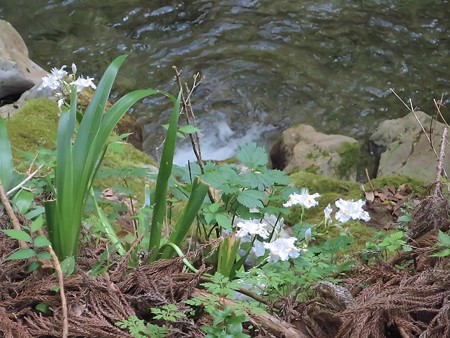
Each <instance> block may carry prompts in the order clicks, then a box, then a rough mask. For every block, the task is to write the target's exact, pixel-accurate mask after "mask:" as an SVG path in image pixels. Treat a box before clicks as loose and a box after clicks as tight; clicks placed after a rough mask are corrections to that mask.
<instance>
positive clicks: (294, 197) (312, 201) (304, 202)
mask: <svg viewBox="0 0 450 338" xmlns="http://www.w3.org/2000/svg"><path fill="white" fill-rule="evenodd" d="M318 197H320V195H319V194H318V193H315V194H313V195H310V194H309V192H308V189H302V190H301V191H300V194H296V193H294V194H291V195H290V196H289V200H288V201H287V202H286V203H284V204H283V207H285V208H288V207H291V206H293V205H297V204H300V205H301V206H302V207H305V208H306V209H309V208H311V207H314V206H316V205H318V204H319V202H318V201H316V198H318Z"/></svg>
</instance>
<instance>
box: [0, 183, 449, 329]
mask: <svg viewBox="0 0 450 338" xmlns="http://www.w3.org/2000/svg"><path fill="white" fill-rule="evenodd" d="M381 193H382V190H380V191H379V192H378V194H381ZM378 197H379V196H378ZM400 199H402V198H400ZM1 209H2V208H0V228H8V227H9V223H10V222H9V220H8V219H7V217H6V215H5V214H3V213H2V212H1ZM438 230H443V231H447V230H448V222H447V200H446V199H444V198H443V197H442V196H441V195H439V194H437V195H436V194H432V195H430V197H427V198H425V199H423V200H422V201H421V202H420V203H419V204H418V205H417V206H416V208H415V210H414V212H413V221H412V222H411V231H410V233H409V237H410V242H409V244H410V245H411V247H412V248H413V250H412V251H410V252H404V253H402V254H399V255H397V256H395V257H394V258H392V259H391V261H389V262H384V261H382V260H379V261H378V262H376V263H374V264H371V265H363V264H359V265H358V266H356V267H355V268H354V269H353V270H352V271H351V272H350V273H349V274H347V275H346V276H345V277H344V278H342V279H341V280H342V284H341V286H338V285H335V284H332V283H330V282H327V281H323V282H319V283H318V284H317V286H316V297H315V298H314V299H312V300H309V301H307V302H304V303H297V302H295V301H294V300H292V299H285V300H281V301H280V302H279V303H278V304H277V305H276V306H275V305H274V306H272V308H273V310H274V311H273V312H274V313H273V315H269V316H262V315H250V320H251V323H252V325H253V326H254V327H257V328H258V329H259V330H258V331H257V332H258V333H257V334H256V333H254V332H255V331H251V332H250V331H247V333H248V334H251V335H252V336H254V337H320V338H328V337H329V338H331V337H342V338H344V337H346V338H350V337H363V338H364V337H365V338H378V337H380V338H381V337H400V338H406V337H436V338H437V337H450V263H449V259H448V258H436V257H433V256H432V254H433V253H435V252H436V251H437V249H433V248H432V246H433V244H434V243H436V242H437V241H438V239H437V234H438ZM0 243H1V246H0V262H1V263H0V264H1V269H0V333H1V334H2V336H3V337H8V338H9V337H11V338H12V337H14V338H16V337H61V334H62V306H61V298H60V293H59V292H58V291H52V288H53V287H55V286H57V285H58V279H57V277H56V274H55V273H54V270H53V268H52V267H51V264H50V263H49V264H46V265H44V267H43V268H40V269H38V270H36V271H34V272H32V273H28V272H27V268H28V266H29V263H30V262H29V261H24V260H22V261H6V260H5V259H6V257H8V255H10V254H11V253H12V252H14V251H15V250H17V249H18V247H19V243H18V242H17V241H16V240H12V239H10V238H9V237H8V236H6V235H5V234H3V233H1V232H0ZM82 248H83V250H82V251H81V252H80V254H79V259H78V266H77V271H76V273H75V274H74V275H72V276H69V277H65V278H64V287H65V291H66V297H67V304H68V318H69V337H130V335H129V333H128V332H127V331H126V330H122V329H120V328H118V327H117V326H116V325H114V323H115V322H117V321H119V320H124V319H127V318H129V317H130V316H131V315H137V316H138V317H139V318H142V319H145V320H147V321H148V322H151V323H153V324H159V325H163V324H165V325H168V326H169V328H170V336H171V337H203V336H204V333H203V332H202V331H201V330H200V326H201V325H204V324H205V323H211V318H208V317H205V316H204V315H203V316H202V315H200V316H197V318H188V317H187V318H186V319H181V320H178V321H177V322H176V323H169V324H168V323H163V322H159V321H156V320H154V319H152V318H151V317H150V312H149V309H150V308H157V307H160V306H162V305H165V304H176V305H177V307H178V308H179V309H180V310H181V311H185V310H186V305H184V303H183V301H184V300H186V299H188V298H190V297H192V296H193V295H194V296H195V295H199V294H201V295H205V291H204V290H202V289H201V287H199V282H200V281H201V278H202V277H201V274H202V273H203V272H204V271H205V269H203V270H201V273H198V274H188V273H183V263H182V261H181V260H180V259H174V260H169V261H158V262H156V263H154V264H152V265H142V266H139V267H137V268H128V264H127V258H125V259H123V260H118V259H117V257H115V256H112V257H111V258H110V261H109V263H110V268H109V270H108V271H107V272H105V273H103V274H102V275H101V276H91V275H89V274H88V273H87V272H88V271H89V270H90V269H91V268H92V267H93V266H94V265H95V264H96V263H97V260H98V257H99V256H100V254H101V253H102V252H103V251H104V250H105V245H104V244H102V243H100V244H99V243H95V242H90V243H83V245H82ZM46 266H48V267H46ZM230 302H231V301H230ZM40 303H46V304H48V305H49V307H50V310H51V313H50V314H43V313H41V312H39V311H38V310H37V309H36V306H37V305H38V304H40Z"/></svg>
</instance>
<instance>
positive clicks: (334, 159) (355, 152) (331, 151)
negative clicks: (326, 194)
mask: <svg viewBox="0 0 450 338" xmlns="http://www.w3.org/2000/svg"><path fill="white" fill-rule="evenodd" d="M270 155H271V160H272V163H273V166H274V167H275V168H277V169H284V170H285V171H286V172H288V173H291V172H294V171H301V170H306V171H309V172H313V173H316V174H320V175H324V176H329V177H335V178H339V179H346V180H351V181H355V180H356V170H357V164H358V162H359V143H358V141H356V140H355V139H353V138H351V137H348V136H343V135H326V134H323V133H319V132H317V131H316V130H315V129H314V128H313V127H311V126H309V125H304V124H300V125H297V126H294V127H291V128H288V129H287V130H285V131H284V132H283V133H282V138H281V140H280V141H279V142H278V143H277V144H276V145H275V146H274V147H273V148H272V150H271V152H270Z"/></svg>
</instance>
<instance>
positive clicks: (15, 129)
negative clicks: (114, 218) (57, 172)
mask: <svg viewBox="0 0 450 338" xmlns="http://www.w3.org/2000/svg"><path fill="white" fill-rule="evenodd" d="M58 115H59V111H58V107H57V105H56V103H55V102H53V101H51V100H48V99H33V100H30V101H28V102H27V103H26V104H25V105H24V106H23V108H22V109H21V110H20V111H18V112H17V113H16V114H15V115H14V116H13V117H11V118H10V119H9V120H8V122H7V128H8V135H9V138H10V140H11V145H12V147H13V156H14V162H15V164H16V165H17V164H19V163H20V162H21V161H23V160H24V158H23V157H22V156H21V155H20V154H19V152H18V151H19V150H21V151H26V152H29V153H36V152H37V150H38V148H40V147H43V148H48V149H55V148H56V135H57V129H58V119H59V116H58ZM117 139H118V136H117V135H115V134H113V135H111V141H114V140H117ZM149 165H150V166H154V165H155V163H154V161H153V160H152V159H151V158H150V157H149V156H148V155H147V154H145V153H143V152H142V151H140V150H138V149H136V148H135V147H133V146H132V145H130V144H125V145H123V151H120V152H117V151H107V153H106V156H105V158H104V161H103V167H104V168H110V169H116V168H123V167H144V166H149ZM116 183H118V182H114V179H113V178H109V179H102V180H97V181H96V182H95V185H96V186H98V187H101V188H104V187H110V186H112V185H114V184H116ZM127 184H128V185H129V187H130V188H131V189H132V190H133V191H134V192H135V193H137V194H138V196H139V197H141V196H142V194H143V186H144V182H143V180H142V179H139V178H133V177H130V178H129V179H127Z"/></svg>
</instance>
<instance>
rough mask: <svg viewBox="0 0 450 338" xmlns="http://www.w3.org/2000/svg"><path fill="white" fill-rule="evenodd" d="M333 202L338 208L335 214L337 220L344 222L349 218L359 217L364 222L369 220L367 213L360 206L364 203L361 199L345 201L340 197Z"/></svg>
mask: <svg viewBox="0 0 450 338" xmlns="http://www.w3.org/2000/svg"><path fill="white" fill-rule="evenodd" d="M335 204H336V206H337V207H338V208H339V210H338V211H337V212H336V215H335V217H336V219H337V220H338V221H339V222H342V223H346V222H348V221H349V220H350V219H355V220H356V219H361V220H363V221H366V222H367V221H368V220H370V215H369V213H368V212H367V211H364V210H363V208H362V207H363V205H364V204H365V202H364V201H363V200H357V201H353V200H350V201H345V200H343V199H342V198H340V199H338V200H337V201H336V202H335Z"/></svg>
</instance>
